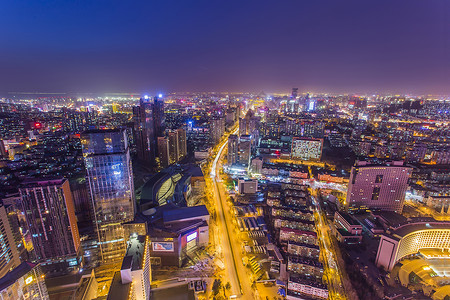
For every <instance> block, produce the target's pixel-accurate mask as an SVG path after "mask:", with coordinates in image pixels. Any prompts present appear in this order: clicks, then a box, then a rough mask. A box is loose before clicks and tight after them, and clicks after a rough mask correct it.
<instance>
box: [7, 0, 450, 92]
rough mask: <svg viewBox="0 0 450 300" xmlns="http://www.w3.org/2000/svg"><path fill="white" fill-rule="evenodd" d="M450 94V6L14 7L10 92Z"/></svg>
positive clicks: (316, 0)
mask: <svg viewBox="0 0 450 300" xmlns="http://www.w3.org/2000/svg"><path fill="white" fill-rule="evenodd" d="M292 87H298V88H299V89H300V90H301V91H316V92H320V91H323V92H356V93H364V92H369V93H388V92H392V93H416V94H417V93H419V94H422V93H447V94H450V1H449V0H442V1H434V0H405V1H399V0H386V1H385V0H374V1H370V0H355V1H353V0H352V1H347V0H329V1H320V0H308V1H306V0H292V1H283V0H273V1H264V0H259V1H247V0H240V1H219V0H209V1H200V0H199V1H197V0H183V1H168V0H160V1H151V0H147V1H134V0H120V1H115V0H27V1H22V0H2V1H1V4H0V92H1V93H5V92H11V91H40V92H69V91H71V92H140V93H141V92H142V93H143V92H156V91H171V92H172V91H230V92H233V91H250V92H252V91H253V92H259V91H266V92H277V91H286V92H287V91H289V90H290V89H291V88H292Z"/></svg>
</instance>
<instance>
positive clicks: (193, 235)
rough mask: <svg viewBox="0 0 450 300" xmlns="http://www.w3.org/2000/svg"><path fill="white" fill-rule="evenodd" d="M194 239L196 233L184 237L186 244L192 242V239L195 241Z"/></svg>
mask: <svg viewBox="0 0 450 300" xmlns="http://www.w3.org/2000/svg"><path fill="white" fill-rule="evenodd" d="M196 237H197V231H195V232H193V233H191V234H189V235H188V236H187V237H186V242H190V241H192V240H193V239H195V238H196Z"/></svg>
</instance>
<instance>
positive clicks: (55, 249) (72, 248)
mask: <svg viewBox="0 0 450 300" xmlns="http://www.w3.org/2000/svg"><path fill="white" fill-rule="evenodd" d="M20 195H21V198H22V199H21V203H22V209H23V212H24V214H25V218H26V221H27V225H28V230H30V232H31V240H32V242H33V247H34V252H35V254H36V259H37V260H39V261H40V262H41V263H42V264H45V265H46V266H48V267H51V265H53V266H55V267H56V265H59V268H66V267H70V266H77V265H79V261H78V257H77V256H78V254H79V250H80V235H79V233H78V225H77V220H76V217H75V207H74V204H73V200H72V193H71V191H70V186H69V181H68V180H67V179H63V178H56V179H55V178H53V179H51V178H49V179H33V180H26V181H24V182H23V183H22V186H21V187H20ZM61 264H62V265H61Z"/></svg>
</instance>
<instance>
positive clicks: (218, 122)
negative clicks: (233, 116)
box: [209, 117, 225, 145]
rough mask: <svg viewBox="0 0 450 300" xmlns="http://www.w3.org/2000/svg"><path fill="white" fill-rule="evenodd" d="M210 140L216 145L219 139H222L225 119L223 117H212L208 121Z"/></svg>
mask: <svg viewBox="0 0 450 300" xmlns="http://www.w3.org/2000/svg"><path fill="white" fill-rule="evenodd" d="M209 126H210V130H209V133H210V138H211V142H212V143H213V144H214V145H215V144H217V143H218V142H219V141H220V139H221V138H222V135H223V134H224V132H225V118H223V117H213V118H212V119H211V120H210V124H209Z"/></svg>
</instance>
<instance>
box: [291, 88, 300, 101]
mask: <svg viewBox="0 0 450 300" xmlns="http://www.w3.org/2000/svg"><path fill="white" fill-rule="evenodd" d="M297 95H298V88H292V95H291V97H292V98H293V99H295V98H297Z"/></svg>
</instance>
